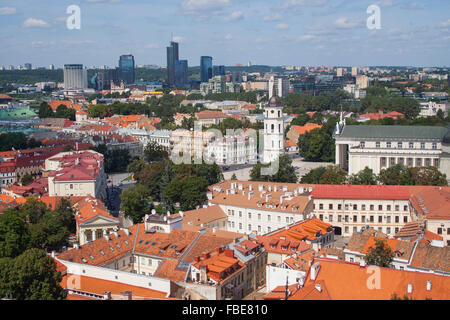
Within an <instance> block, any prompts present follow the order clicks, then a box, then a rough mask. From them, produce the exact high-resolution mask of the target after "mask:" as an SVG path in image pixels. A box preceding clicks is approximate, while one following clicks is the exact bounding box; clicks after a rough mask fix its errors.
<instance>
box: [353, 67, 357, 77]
mask: <svg viewBox="0 0 450 320" xmlns="http://www.w3.org/2000/svg"><path fill="white" fill-rule="evenodd" d="M357 75H358V67H352V77H356V76H357Z"/></svg>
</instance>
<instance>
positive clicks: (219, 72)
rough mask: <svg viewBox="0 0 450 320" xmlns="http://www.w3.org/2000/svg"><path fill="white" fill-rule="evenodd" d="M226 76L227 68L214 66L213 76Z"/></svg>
mask: <svg viewBox="0 0 450 320" xmlns="http://www.w3.org/2000/svg"><path fill="white" fill-rule="evenodd" d="M224 75H225V66H214V68H213V76H224Z"/></svg>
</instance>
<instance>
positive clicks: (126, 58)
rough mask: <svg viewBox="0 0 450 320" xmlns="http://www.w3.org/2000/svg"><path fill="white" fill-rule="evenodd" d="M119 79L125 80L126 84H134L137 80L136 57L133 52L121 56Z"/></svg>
mask: <svg viewBox="0 0 450 320" xmlns="http://www.w3.org/2000/svg"><path fill="white" fill-rule="evenodd" d="M119 80H120V81H123V82H124V83H125V84H133V83H134V82H135V81H136V76H135V71H134V57H133V56H132V55H131V54H129V55H123V56H120V60H119Z"/></svg>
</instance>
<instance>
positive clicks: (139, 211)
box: [121, 159, 223, 223]
mask: <svg viewBox="0 0 450 320" xmlns="http://www.w3.org/2000/svg"><path fill="white" fill-rule="evenodd" d="M128 170H129V171H130V172H131V173H133V175H134V179H135V180H136V181H137V184H136V186H135V187H134V188H131V189H129V190H128V191H127V192H124V193H123V194H122V195H121V199H122V206H121V210H122V211H123V212H124V214H125V216H126V217H129V218H131V219H132V220H133V221H134V222H135V223H137V222H141V221H142V217H144V216H145V214H148V213H149V212H150V210H151V209H155V210H156V211H157V212H158V213H159V214H162V213H166V212H167V211H170V212H175V211H176V210H184V211H186V210H192V209H195V208H196V207H197V206H200V205H201V204H202V203H203V202H205V201H206V189H207V187H208V186H209V185H212V184H215V183H218V182H220V181H222V180H223V175H222V172H221V170H220V168H219V166H218V165H217V164H212V165H210V164H205V163H202V164H178V165H177V164H174V163H173V162H172V161H171V160H166V159H164V160H162V161H155V162H152V163H150V164H147V163H145V161H144V160H143V159H140V160H135V161H133V162H132V163H130V165H129V166H128Z"/></svg>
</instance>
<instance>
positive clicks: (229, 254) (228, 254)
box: [223, 249, 234, 258]
mask: <svg viewBox="0 0 450 320" xmlns="http://www.w3.org/2000/svg"><path fill="white" fill-rule="evenodd" d="M223 252H224V254H225V256H226V257H228V258H234V251H233V250H231V249H225V250H224V251H223Z"/></svg>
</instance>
